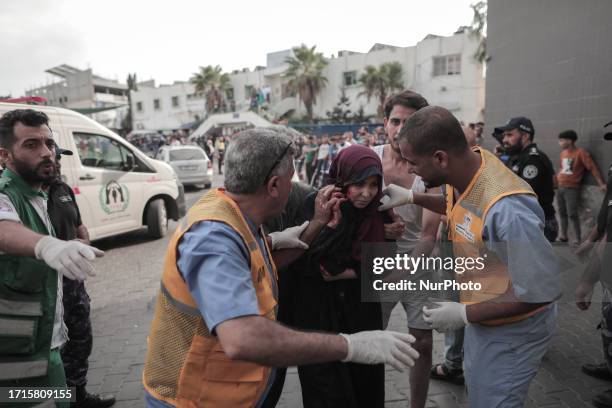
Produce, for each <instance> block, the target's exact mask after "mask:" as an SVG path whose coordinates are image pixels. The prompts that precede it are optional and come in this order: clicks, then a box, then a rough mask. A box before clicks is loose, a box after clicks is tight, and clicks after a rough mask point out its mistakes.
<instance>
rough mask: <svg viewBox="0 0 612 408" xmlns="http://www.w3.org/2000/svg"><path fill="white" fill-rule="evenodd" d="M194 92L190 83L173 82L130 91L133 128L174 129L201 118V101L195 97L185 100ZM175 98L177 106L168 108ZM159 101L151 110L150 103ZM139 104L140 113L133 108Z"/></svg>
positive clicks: (201, 99)
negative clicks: (158, 104)
mask: <svg viewBox="0 0 612 408" xmlns="http://www.w3.org/2000/svg"><path fill="white" fill-rule="evenodd" d="M194 93H195V88H194V86H193V85H192V84H190V83H187V82H185V83H176V84H173V85H162V86H159V87H143V86H140V87H139V88H138V91H132V115H133V123H134V129H177V128H179V127H180V126H181V125H184V124H186V123H189V122H193V121H195V120H197V118H196V116H197V117H199V118H200V119H202V118H204V116H205V101H204V99H203V98H201V97H198V98H195V99H189V98H188V95H192V94H194ZM173 96H177V97H178V106H177V107H174V106H172V97H173ZM155 99H159V101H160V108H159V109H155V108H154V100H155ZM138 102H141V103H142V111H139V110H138V109H137V106H138Z"/></svg>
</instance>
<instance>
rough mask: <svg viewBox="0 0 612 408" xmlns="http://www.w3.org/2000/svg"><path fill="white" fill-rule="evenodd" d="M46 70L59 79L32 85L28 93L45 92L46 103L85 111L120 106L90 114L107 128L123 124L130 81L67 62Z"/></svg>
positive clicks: (31, 94) (114, 127) (37, 93)
mask: <svg viewBox="0 0 612 408" xmlns="http://www.w3.org/2000/svg"><path fill="white" fill-rule="evenodd" d="M45 72H47V73H49V74H51V75H53V76H54V77H55V78H57V79H58V81H56V82H53V83H51V84H49V85H45V86H41V87H38V88H34V89H30V90H28V91H26V95H27V96H42V97H44V98H46V99H47V100H48V102H47V105H50V106H60V107H64V108H69V109H76V110H80V111H83V112H88V111H90V110H96V109H104V108H114V107H120V108H118V109H109V110H105V111H101V112H95V113H90V114H88V116H90V117H91V118H92V119H94V120H96V121H97V122H99V123H101V124H102V125H104V126H106V127H108V128H112V129H119V128H121V121H122V120H123V118H124V117H125V115H126V114H127V105H128V97H127V95H128V88H127V85H125V84H121V83H119V82H118V81H115V80H112V79H107V78H102V77H100V76H98V75H95V74H94V73H93V72H92V70H91V69H85V70H81V69H78V68H75V67H72V66H70V65H66V64H63V65H59V66H57V67H53V68H50V69H48V70H46V71H45Z"/></svg>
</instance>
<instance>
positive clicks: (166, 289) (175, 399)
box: [143, 189, 277, 408]
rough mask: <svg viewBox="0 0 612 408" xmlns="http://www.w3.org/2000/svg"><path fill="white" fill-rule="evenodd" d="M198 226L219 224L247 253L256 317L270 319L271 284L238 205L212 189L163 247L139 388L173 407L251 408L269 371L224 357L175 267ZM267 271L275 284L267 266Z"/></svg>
mask: <svg viewBox="0 0 612 408" xmlns="http://www.w3.org/2000/svg"><path fill="white" fill-rule="evenodd" d="M200 221H219V222H223V223H225V224H227V225H229V226H230V227H231V228H232V229H233V230H234V231H236V232H237V233H238V234H239V235H240V237H241V238H242V240H243V241H244V243H245V245H246V247H247V248H248V250H249V254H250V265H251V276H252V279H253V287H254V288H255V293H256V295H257V302H258V307H259V314H260V315H261V316H264V317H266V318H268V319H270V320H276V315H275V307H276V300H275V298H274V292H273V285H274V283H273V282H272V279H271V278H270V273H268V271H267V266H266V262H265V260H264V255H263V253H262V252H261V251H260V249H259V245H258V244H257V242H256V240H255V237H254V236H253V234H252V233H251V230H250V228H249V226H248V224H247V221H246V220H245V219H244V217H243V215H242V212H241V211H240V208H238V205H237V204H236V203H235V202H234V201H233V200H231V199H230V198H229V197H228V196H227V195H226V194H225V193H224V190H223V189H216V190H212V191H210V192H208V193H207V194H205V195H204V196H203V197H202V198H201V199H200V200H199V201H198V202H197V203H196V204H195V205H194V206H193V207H192V208H191V209H190V210H189V212H188V214H187V217H186V219H185V221H184V224H185V225H183V226H180V227H179V228H177V230H176V232H175V233H174V236H173V237H172V240H171V241H170V244H169V245H168V252H167V254H166V261H165V266H164V272H163V275H162V281H161V291H160V293H159V295H158V296H157V304H156V307H155V315H154V317H153V322H152V324H151V332H150V334H149V337H148V339H147V344H148V350H147V357H146V361H145V367H144V372H143V384H144V386H145V388H146V390H147V391H148V392H149V393H150V394H151V395H153V396H154V397H155V398H157V399H159V400H162V401H165V402H168V403H170V404H173V405H175V406H177V407H211V408H217V407H228V408H232V407H254V406H255V404H256V403H257V402H258V401H259V399H260V397H261V395H262V394H263V392H264V390H265V388H266V385H267V383H268V379H269V376H270V373H271V368H269V367H264V366H261V365H258V364H255V363H252V362H248V361H238V360H231V359H230V358H229V357H228V356H227V355H226V354H225V352H224V351H223V348H222V347H221V344H220V342H219V340H218V339H217V337H215V336H213V335H211V334H210V332H209V330H208V328H207V327H206V323H205V322H204V319H203V318H202V315H201V314H200V312H199V310H198V307H197V304H196V303H195V301H194V299H193V297H192V296H191V294H190V293H189V288H188V287H187V284H186V283H185V281H184V280H183V277H182V275H181V274H180V272H179V270H178V267H177V264H176V261H177V259H176V254H177V251H178V244H179V242H180V240H181V237H182V236H183V234H184V233H185V232H186V231H187V230H189V228H190V227H191V226H192V225H193V224H194V223H197V222H200ZM264 241H265V240H264ZM265 245H266V249H265V250H266V252H267V254H268V257H269V259H270V260H272V256H271V255H270V250H269V248H268V247H267V243H266V244H265ZM236 255H237V256H238V255H239V254H236ZM183 256H189V255H188V254H184V255H183ZM272 268H273V270H272V274H273V275H274V278H275V279H276V278H277V274H276V267H275V266H274V263H273V262H272Z"/></svg>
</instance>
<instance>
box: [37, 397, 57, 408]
mask: <svg viewBox="0 0 612 408" xmlns="http://www.w3.org/2000/svg"><path fill="white" fill-rule="evenodd" d="M55 407H57V405H56V404H55V401H54V400H52V399H50V400H46V401H45V402H41V403H40V404H38V405H34V406H33V407H32V408H55Z"/></svg>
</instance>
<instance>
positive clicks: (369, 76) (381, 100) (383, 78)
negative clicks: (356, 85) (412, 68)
mask: <svg viewBox="0 0 612 408" xmlns="http://www.w3.org/2000/svg"><path fill="white" fill-rule="evenodd" d="M403 76H404V70H403V68H402V64H400V63H399V62H397V61H396V62H385V63H384V64H381V65H380V66H379V67H378V68H376V67H375V66H372V65H368V66H366V67H365V72H364V73H363V74H362V75H361V77H359V82H361V85H362V86H363V87H364V91H363V92H361V93H360V94H359V95H360V96H361V95H365V96H367V98H368V102H370V99H372V97H373V96H375V97H376V98H377V99H378V108H377V110H376V112H377V115H378V117H379V119H382V118H383V109H384V105H385V100H386V99H387V96H389V94H390V93H392V92H393V91H398V90H401V89H403V88H404V80H403V79H402V78H403Z"/></svg>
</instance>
